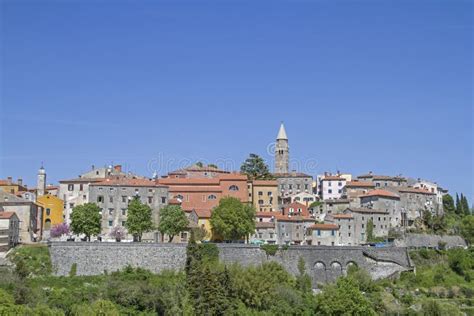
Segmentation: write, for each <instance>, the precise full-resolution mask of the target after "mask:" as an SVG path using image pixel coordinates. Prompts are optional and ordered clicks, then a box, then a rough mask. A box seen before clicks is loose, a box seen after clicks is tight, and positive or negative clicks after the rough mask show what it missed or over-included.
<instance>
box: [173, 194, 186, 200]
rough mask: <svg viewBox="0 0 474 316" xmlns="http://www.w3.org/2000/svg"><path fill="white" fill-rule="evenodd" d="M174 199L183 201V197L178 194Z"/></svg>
mask: <svg viewBox="0 0 474 316" xmlns="http://www.w3.org/2000/svg"><path fill="white" fill-rule="evenodd" d="M174 198H175V199H178V200H181V201H182V200H184V198H183V196H182V195H181V194H178V195H176V196H175V197H174Z"/></svg>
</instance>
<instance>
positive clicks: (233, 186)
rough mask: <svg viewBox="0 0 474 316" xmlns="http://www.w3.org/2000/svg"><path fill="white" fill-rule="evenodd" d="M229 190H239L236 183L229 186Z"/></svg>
mask: <svg viewBox="0 0 474 316" xmlns="http://www.w3.org/2000/svg"><path fill="white" fill-rule="evenodd" d="M229 191H239V187H238V186H236V185H231V186H230V187H229Z"/></svg>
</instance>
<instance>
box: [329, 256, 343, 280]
mask: <svg viewBox="0 0 474 316" xmlns="http://www.w3.org/2000/svg"><path fill="white" fill-rule="evenodd" d="M326 272H327V273H326V276H327V279H328V281H334V280H336V279H337V278H338V277H340V276H341V275H342V264H341V263H340V262H338V261H333V262H331V264H330V265H329V268H328V269H327V271H326Z"/></svg>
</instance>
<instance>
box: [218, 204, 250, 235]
mask: <svg viewBox="0 0 474 316" xmlns="http://www.w3.org/2000/svg"><path fill="white" fill-rule="evenodd" d="M210 222H211V226H212V230H213V232H214V234H215V235H218V236H221V237H222V238H223V239H224V240H232V241H235V240H241V239H243V238H246V237H247V236H248V235H249V234H253V233H254V232H255V208H254V207H253V205H250V204H248V203H242V202H241V201H240V200H239V199H237V198H234V197H225V198H222V199H221V200H220V201H219V205H218V206H217V207H216V208H214V210H213V212H212V215H211V219H210Z"/></svg>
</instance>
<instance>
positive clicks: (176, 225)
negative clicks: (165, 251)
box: [158, 205, 188, 242]
mask: <svg viewBox="0 0 474 316" xmlns="http://www.w3.org/2000/svg"><path fill="white" fill-rule="evenodd" d="M187 226H188V218H187V217H186V214H185V213H184V211H183V210H182V209H181V206H178V205H167V206H165V207H164V208H162V209H161V210H160V224H159V226H158V230H159V231H160V232H161V233H162V234H166V235H168V237H169V242H172V241H173V238H174V236H176V235H177V234H179V233H180V232H182V231H184V230H185V229H186V227H187Z"/></svg>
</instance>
